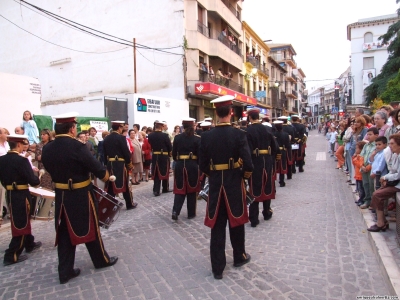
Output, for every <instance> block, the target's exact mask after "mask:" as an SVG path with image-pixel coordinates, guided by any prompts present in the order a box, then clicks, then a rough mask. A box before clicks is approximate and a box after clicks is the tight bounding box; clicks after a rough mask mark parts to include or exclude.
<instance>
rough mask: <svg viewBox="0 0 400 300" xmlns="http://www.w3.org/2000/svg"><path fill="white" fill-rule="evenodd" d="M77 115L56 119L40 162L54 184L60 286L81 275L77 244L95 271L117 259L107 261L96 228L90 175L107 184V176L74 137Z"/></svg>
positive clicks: (103, 169) (95, 209)
mask: <svg viewBox="0 0 400 300" xmlns="http://www.w3.org/2000/svg"><path fill="white" fill-rule="evenodd" d="M76 115H77V114H73V113H70V114H64V115H59V116H56V117H55V119H56V121H55V131H56V138H55V140H54V141H53V142H51V143H49V144H47V145H46V146H45V147H44V148H43V152H42V163H43V165H44V167H45V168H46V170H47V171H48V172H49V173H50V175H51V178H52V179H53V181H54V185H55V202H56V205H55V228H56V243H55V245H56V246H57V245H58V247H57V250H58V274H59V279H60V283H61V284H64V283H67V282H68V281H69V280H70V279H72V278H74V277H77V276H78V275H79V274H80V269H78V268H76V269H74V262H75V250H76V245H78V244H83V243H85V245H86V248H87V250H88V251H89V254H90V258H91V259H92V262H93V265H94V267H95V268H96V269H100V268H104V267H109V266H112V265H114V264H115V263H116V262H117V260H118V257H111V258H110V257H109V256H108V254H107V252H106V251H105V249H104V245H103V241H102V239H101V235H100V229H99V226H98V215H97V209H98V208H97V204H98V202H97V200H95V199H96V198H95V195H94V193H93V191H92V183H91V180H90V175H89V173H93V174H94V175H95V176H96V177H97V178H101V180H102V181H107V180H108V179H109V173H108V171H107V169H106V168H105V167H104V166H103V165H102V164H101V163H100V162H99V161H98V160H96V159H95V158H94V157H93V155H92V154H91V153H90V152H89V150H88V148H87V147H86V146H85V144H82V143H81V142H79V141H78V140H76V139H75V138H74V137H75V136H76V123H77V122H76V118H75V117H76ZM124 142H125V139H124ZM114 179H115V178H114ZM110 180H111V177H110Z"/></svg>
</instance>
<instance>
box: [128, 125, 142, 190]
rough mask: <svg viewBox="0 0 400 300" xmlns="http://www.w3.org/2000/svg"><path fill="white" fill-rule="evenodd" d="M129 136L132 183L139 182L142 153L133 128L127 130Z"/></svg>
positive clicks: (136, 183)
mask: <svg viewBox="0 0 400 300" xmlns="http://www.w3.org/2000/svg"><path fill="white" fill-rule="evenodd" d="M129 138H130V142H131V144H132V147H133V151H132V164H133V170H132V180H131V183H132V184H133V185H138V184H140V181H141V178H142V175H143V155H142V145H141V144H140V142H139V140H138V139H137V138H136V132H135V131H134V129H131V130H129Z"/></svg>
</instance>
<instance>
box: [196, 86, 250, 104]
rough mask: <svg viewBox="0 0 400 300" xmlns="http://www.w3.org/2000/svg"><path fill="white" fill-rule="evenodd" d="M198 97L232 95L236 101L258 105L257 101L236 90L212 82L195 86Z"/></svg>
mask: <svg viewBox="0 0 400 300" xmlns="http://www.w3.org/2000/svg"><path fill="white" fill-rule="evenodd" d="M194 89H195V93H196V95H204V94H212V95H218V96H224V95H231V96H233V97H235V98H234V100H236V101H238V102H241V103H243V104H247V105H257V99H255V98H251V97H248V96H246V95H245V94H241V93H239V92H236V91H234V90H231V89H228V88H226V87H223V86H220V85H218V84H215V83H212V82H201V83H196V84H195V85H194Z"/></svg>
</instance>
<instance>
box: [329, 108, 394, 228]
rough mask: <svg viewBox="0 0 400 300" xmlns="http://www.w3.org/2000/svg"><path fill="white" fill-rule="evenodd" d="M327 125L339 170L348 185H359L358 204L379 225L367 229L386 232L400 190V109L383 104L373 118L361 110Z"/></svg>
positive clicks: (331, 147)
mask: <svg viewBox="0 0 400 300" xmlns="http://www.w3.org/2000/svg"><path fill="white" fill-rule="evenodd" d="M325 125H326V126H325V130H326V134H325V138H326V140H327V143H328V152H329V153H330V154H331V155H330V156H331V157H334V158H335V160H336V161H337V165H336V169H339V170H343V172H345V173H346V174H348V175H349V180H347V182H348V184H350V185H355V187H356V190H355V192H356V193H357V195H358V199H357V201H356V203H355V204H356V205H358V206H359V207H360V208H361V209H369V210H370V211H371V212H372V213H373V214H374V219H375V221H376V224H375V225H373V226H371V227H370V228H368V230H369V231H372V232H379V231H385V230H386V229H388V227H389V223H388V221H387V219H386V216H387V215H388V211H389V210H393V209H394V208H395V201H394V199H395V195H396V193H397V192H400V161H399V159H398V154H399V153H400V134H398V133H399V131H400V109H395V110H394V109H393V108H392V107H391V106H390V105H384V106H382V107H381V108H380V109H379V110H378V111H376V112H375V114H374V115H373V118H370V117H369V116H367V115H365V114H364V112H363V111H362V110H361V109H358V110H357V111H356V114H355V117H352V118H348V119H347V120H342V121H340V122H339V121H332V122H329V123H328V122H327V123H326V124H325ZM321 130H322V129H321Z"/></svg>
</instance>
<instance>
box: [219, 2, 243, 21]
mask: <svg viewBox="0 0 400 300" xmlns="http://www.w3.org/2000/svg"><path fill="white" fill-rule="evenodd" d="M221 1H222V3H224V4H225V5H226V7H228V8H229V10H230V11H231V12H232V13H233V14H234V15H235V17H236V18H237V19H238V20H239V21H240V11H238V10H236V8H234V7H233V6H232V4H230V3H229V0H221Z"/></svg>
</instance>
